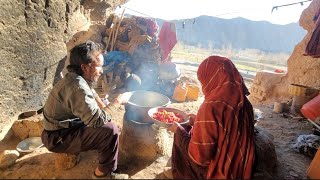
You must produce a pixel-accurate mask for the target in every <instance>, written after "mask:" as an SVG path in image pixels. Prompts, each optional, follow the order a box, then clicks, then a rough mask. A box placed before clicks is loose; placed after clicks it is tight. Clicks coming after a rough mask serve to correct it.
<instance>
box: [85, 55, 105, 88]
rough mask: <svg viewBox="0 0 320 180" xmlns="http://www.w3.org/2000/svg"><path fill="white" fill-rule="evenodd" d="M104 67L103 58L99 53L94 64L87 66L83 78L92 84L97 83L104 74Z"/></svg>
mask: <svg viewBox="0 0 320 180" xmlns="http://www.w3.org/2000/svg"><path fill="white" fill-rule="evenodd" d="M102 66H103V56H102V54H101V53H97V54H95V55H94V57H93V59H92V63H90V64H89V65H85V68H84V71H83V72H84V73H83V78H84V79H86V80H87V81H90V82H92V83H95V82H97V81H98V78H99V77H100V75H101V74H102V73H103V70H102Z"/></svg>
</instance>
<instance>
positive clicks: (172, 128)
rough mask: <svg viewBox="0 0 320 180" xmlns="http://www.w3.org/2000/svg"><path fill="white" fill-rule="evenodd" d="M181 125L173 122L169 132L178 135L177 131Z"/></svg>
mask: <svg viewBox="0 0 320 180" xmlns="http://www.w3.org/2000/svg"><path fill="white" fill-rule="evenodd" d="M180 126H181V125H180V124H179V123H177V122H175V121H174V122H173V123H172V125H171V126H170V127H169V128H168V130H169V131H171V132H173V133H176V132H177V129H178V128H179V127H180Z"/></svg>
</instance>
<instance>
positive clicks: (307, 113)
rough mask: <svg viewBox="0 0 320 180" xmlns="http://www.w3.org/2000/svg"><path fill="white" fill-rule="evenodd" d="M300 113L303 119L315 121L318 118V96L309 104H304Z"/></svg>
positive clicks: (319, 105)
mask: <svg viewBox="0 0 320 180" xmlns="http://www.w3.org/2000/svg"><path fill="white" fill-rule="evenodd" d="M300 112H301V113H302V114H303V116H304V117H306V118H308V119H310V120H313V121H314V120H315V119H316V118H317V117H319V116H320V94H319V95H318V96H316V97H315V98H313V99H311V100H310V101H309V102H307V103H305V104H304V105H303V106H302V108H301V110H300Z"/></svg>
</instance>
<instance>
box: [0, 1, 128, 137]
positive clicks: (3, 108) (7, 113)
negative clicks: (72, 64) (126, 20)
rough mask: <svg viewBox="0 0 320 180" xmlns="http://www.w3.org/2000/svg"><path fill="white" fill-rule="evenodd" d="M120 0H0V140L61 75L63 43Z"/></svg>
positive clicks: (64, 55) (38, 104) (42, 100)
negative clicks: (20, 115) (19, 116)
mask: <svg viewBox="0 0 320 180" xmlns="http://www.w3.org/2000/svg"><path fill="white" fill-rule="evenodd" d="M80 2H81V3H82V4H80ZM109 2H110V3H109ZM123 3H125V1H124V0H115V1H111V0H82V1H80V0H55V1H50V0H24V1H21V0H1V1H0V42H1V44H0V56H1V57H2V60H1V61H0V62H1V66H0V83H1V87H0V133H1V134H0V140H2V139H3V138H4V136H5V135H6V134H7V131H8V129H10V127H11V125H12V123H13V122H14V120H17V119H18V115H19V114H21V113H23V112H25V111H30V110H38V109H40V108H41V107H42V106H43V105H44V103H45V100H46V98H47V96H48V93H49V92H50V90H51V88H52V85H53V84H54V83H55V82H57V80H59V79H60V78H61V75H60V74H61V71H62V69H63V67H64V64H65V60H66V59H67V45H66V44H70V43H71V44H72V42H70V41H73V42H77V41H76V40H75V39H76V38H74V36H76V37H77V35H79V34H81V33H86V32H87V30H88V29H89V28H90V27H91V25H92V24H99V23H100V24H101V23H104V22H103V21H105V19H106V17H107V16H108V12H112V11H114V10H115V7H116V6H117V5H121V4H123ZM82 5H83V6H82ZM101 7H105V8H108V9H107V10H106V9H103V8H101ZM99 10H100V11H101V12H99ZM90 12H94V13H93V15H91V14H90ZM91 17H92V18H94V20H95V21H91V19H90V18H91ZM99 18H100V19H99ZM98 20H100V22H99V21H98ZM95 28H96V25H95V26H94V29H95ZM90 32H91V31H90ZM89 34H93V33H89ZM90 37H91V36H90ZM88 38H89V37H88ZM78 43H79V42H78ZM73 45H76V44H73Z"/></svg>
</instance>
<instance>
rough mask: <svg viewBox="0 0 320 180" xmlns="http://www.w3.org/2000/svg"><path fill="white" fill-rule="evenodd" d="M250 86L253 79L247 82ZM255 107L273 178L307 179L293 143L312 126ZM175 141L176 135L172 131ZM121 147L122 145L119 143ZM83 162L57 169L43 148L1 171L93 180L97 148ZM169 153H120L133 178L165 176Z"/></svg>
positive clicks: (5, 146) (9, 144)
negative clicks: (270, 148) (269, 138)
mask: <svg viewBox="0 0 320 180" xmlns="http://www.w3.org/2000/svg"><path fill="white" fill-rule="evenodd" d="M174 62H176V63H177V65H178V66H179V67H180V69H181V72H182V77H184V78H187V79H190V80H195V79H196V77H197V76H196V71H197V66H198V64H197V63H188V62H183V61H178V60H177V61H174ZM246 83H247V86H249V87H250V82H246ZM202 101H203V96H201V97H200V98H199V99H198V101H191V102H184V103H176V102H172V103H171V104H170V105H169V107H175V108H178V109H181V110H183V111H185V112H187V113H196V112H197V108H198V107H199V105H200V104H201V102H202ZM254 108H256V109H259V110H260V111H261V112H262V116H263V118H261V119H260V120H259V122H258V123H257V125H258V126H260V127H263V128H264V129H266V130H267V131H268V132H270V133H271V134H272V135H273V136H274V143H275V148H276V153H277V159H278V162H277V168H276V169H277V171H276V173H275V175H274V178H281V179H283V178H286V179H302V178H303V179H305V178H307V176H306V171H307V168H308V166H309V164H310V162H311V160H312V159H311V158H309V157H307V156H305V155H303V154H299V153H297V152H295V151H294V150H293V149H292V148H291V145H292V144H293V143H294V142H295V141H296V139H297V137H298V136H299V135H301V134H311V133H312V132H313V131H312V130H313V129H312V125H311V124H310V123H309V122H307V121H305V120H296V119H293V118H291V117H290V116H286V114H278V113H274V112H273V106H272V105H268V104H265V105H263V104H259V105H255V104H254ZM123 114H124V108H123V107H122V109H121V110H120V111H119V112H118V113H117V114H116V115H115V117H116V118H115V122H116V124H117V125H118V127H119V129H120V131H121V128H122V123H123ZM169 137H170V139H171V140H172V137H173V135H172V134H171V133H170V134H169ZM18 142H19V140H18V138H14V137H13V138H11V139H10V140H9V141H6V142H1V144H0V152H2V151H3V150H13V149H15V147H16V145H17V144H18ZM120 148H121V146H120ZM80 156H81V159H80V162H79V163H78V164H77V165H76V166H75V167H73V168H71V169H68V170H60V169H56V168H55V165H54V154H53V153H51V152H49V151H48V150H47V149H46V148H44V147H42V148H40V149H38V150H36V151H34V152H32V153H28V154H21V156H20V158H19V159H18V160H17V162H16V163H15V164H14V165H12V166H10V167H9V168H8V169H5V170H1V171H0V178H1V179H69V178H73V179H90V178H92V173H93V171H94V169H95V167H96V166H97V153H96V152H95V151H90V152H83V153H81V154H80ZM169 157H170V155H168V156H162V157H158V158H157V159H155V160H154V161H144V160H141V159H130V160H123V158H121V154H120V164H125V165H126V166H127V171H126V173H128V174H129V176H130V178H131V179H166V177H165V176H164V174H163V168H164V167H165V166H166V165H167V163H168V159H169Z"/></svg>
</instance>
